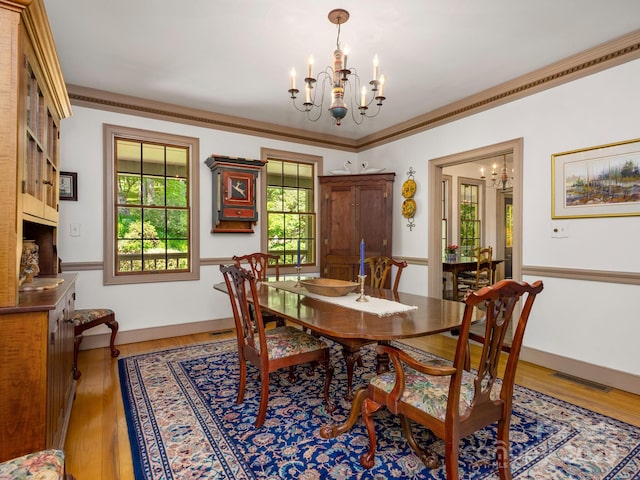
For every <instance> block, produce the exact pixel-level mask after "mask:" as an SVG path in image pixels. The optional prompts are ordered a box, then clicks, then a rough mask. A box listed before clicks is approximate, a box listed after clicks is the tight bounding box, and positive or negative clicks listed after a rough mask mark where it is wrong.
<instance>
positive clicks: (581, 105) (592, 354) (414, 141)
mask: <svg viewBox="0 0 640 480" xmlns="http://www.w3.org/2000/svg"><path fill="white" fill-rule="evenodd" d="M639 83H640V60H636V61H634V62H630V63H627V64H624V65H621V66H618V67H615V68H613V69H610V70H607V71H604V72H600V73H597V74H595V75H592V76H589V77H587V78H583V79H580V80H577V81H575V82H572V83H570V84H566V85H562V86H560V87H557V88H554V89H552V90H548V91H544V92H541V93H538V94H536V95H532V96H529V97H526V98H524V99H521V100H518V101H515V102H512V103H510V104H507V105H503V106H500V107H497V108H494V109H492V110H489V111H486V112H482V113H479V114H476V115H474V116H471V117H467V118H464V119H462V120H459V121H457V122H455V123H451V124H447V125H444V126H441V127H438V128H434V129H432V130H429V131H426V132H423V133H420V134H416V135H414V136H412V137H409V138H406V139H402V140H399V141H397V142H394V143H391V144H387V145H383V146H380V147H378V148H375V149H372V150H368V151H366V152H363V153H361V154H360V155H359V156H358V157H356V156H355V155H352V154H348V153H344V152H336V151H331V150H327V149H321V148H315V147H308V146H301V145H300V146H299V145H294V144H289V143H286V142H278V141H273V140H267V139H262V138H252V137H249V136H246V135H239V134H232V133H226V132H218V131H215V130H207V129H203V128H196V127H190V126H185V125H180V124H172V123H170V122H164V121H156V120H150V119H143V118H137V117H133V116H129V115H122V114H115V113H108V112H102V111H96V110H92V109H88V108H81V107H74V115H73V116H72V117H71V118H70V119H67V120H65V121H64V122H63V124H62V143H61V145H62V169H63V170H69V171H77V172H78V182H79V185H78V190H79V201H78V202H77V203H76V202H62V205H61V225H60V233H59V247H58V252H59V254H60V256H61V257H62V258H63V260H64V261H65V262H91V261H101V260H102V161H103V159H102V123H113V124H118V125H125V126H130V127H136V128H146V129H152V130H159V131H164V132H170V133H176V134H182V135H189V136H196V137H199V138H200V139H201V144H200V152H201V156H202V159H201V160H202V161H204V159H205V158H206V157H207V156H209V154H211V153H220V154H227V155H233V156H243V157H250V158H257V157H258V156H259V151H260V147H270V148H276V149H281V150H290V151H298V152H303V153H309V154H315V155H323V156H324V158H325V165H324V168H325V171H329V170H332V169H340V168H342V165H343V163H344V162H345V161H346V160H347V159H351V160H352V161H354V162H356V161H360V162H361V161H364V160H366V161H368V162H369V167H385V168H386V169H387V170H390V171H395V172H396V174H397V177H396V188H395V189H394V204H395V205H397V207H396V210H395V212H397V214H396V215H395V216H394V226H393V253H394V255H396V256H404V257H416V258H422V259H426V258H427V249H428V246H427V238H428V233H429V228H428V214H427V213H428V212H427V199H428V194H427V193H428V192H427V186H428V180H429V179H428V176H427V165H428V161H429V160H430V159H432V158H437V157H441V156H445V155H450V154H453V153H458V152H462V151H466V150H471V149H474V148H478V147H483V146H486V145H490V144H494V143H499V142H503V141H505V140H511V139H514V138H519V137H523V138H524V160H523V161H524V164H523V178H524V185H522V189H523V215H524V223H523V236H524V238H523V264H524V265H525V266H527V265H528V266H557V267H567V268H581V269H595V270H598V269H600V270H613V271H624V272H638V271H640V255H637V254H636V253H635V250H634V247H633V246H634V245H637V244H638V239H639V238H640V217H622V218H599V219H575V220H567V221H566V222H567V224H568V232H569V236H568V238H565V239H552V238H551V155H552V154H553V153H558V152H564V151H567V150H572V149H579V148H585V147H589V146H595V145H600V144H606V143H612V142H616V141H622V140H628V139H632V138H639V137H640V130H639V129H638V125H640V95H639V94H638V90H637V86H638V84H639ZM409 167H413V168H414V170H416V175H415V179H416V182H417V184H418V189H417V192H416V195H415V199H416V202H417V204H418V211H417V214H416V216H415V223H416V226H415V228H413V230H412V231H410V230H409V229H408V228H407V227H406V220H405V219H404V218H403V217H402V216H401V214H400V206H401V204H402V196H401V195H400V188H399V187H400V185H401V184H402V182H403V181H404V180H405V179H406V172H407V171H408V170H409ZM200 175H201V178H200V183H201V199H202V202H201V256H202V257H203V258H208V257H226V256H231V255H233V254H235V253H238V252H245V251H246V252H248V251H254V250H257V249H259V246H260V241H259V234H258V233H256V234H254V235H232V234H224V235H222V234H217V235H211V234H210V233H209V227H210V225H209V224H210V219H211V210H210V209H211V207H210V198H211V187H210V172H209V171H208V169H207V168H206V166H204V164H201V171H200ZM69 223H80V224H81V236H80V237H78V238H73V237H70V236H69V235H68V232H69ZM259 228H260V225H258V228H257V231H259ZM220 280H221V277H220V274H219V271H218V267H204V268H203V269H202V278H201V280H200V281H199V282H180V283H170V284H154V285H140V286H108V287H103V286H102V277H101V272H81V273H80V279H79V282H78V292H79V293H78V306H79V307H80V308H81V307H85V306H99V305H107V306H109V307H112V308H114V309H116V310H117V311H118V318H119V321H120V324H121V328H122V329H124V330H133V329H138V328H144V327H149V326H160V325H170V324H176V323H185V322H193V321H199V320H205V319H215V318H226V317H229V316H230V310H229V307H228V306H227V301H226V299H225V298H224V297H223V296H222V295H221V294H218V293H216V292H213V291H212V290H211V285H212V284H213V283H215V282H218V281H220ZM525 280H529V281H531V280H534V279H532V278H525ZM543 280H544V281H545V284H546V288H545V291H544V292H543V293H542V294H541V296H540V297H539V299H538V301H537V304H536V306H535V307H534V312H533V316H532V318H531V322H530V326H529V329H528V332H527V335H526V338H525V344H526V345H527V346H528V347H531V348H535V349H539V350H542V351H545V352H548V353H552V354H557V355H562V356H565V357H569V358H572V359H575V360H580V361H584V362H588V363H592V364H596V365H601V366H603V367H607V368H611V369H616V370H620V371H622V372H627V373H633V374H640V362H638V361H637V353H635V352H636V348H637V345H636V344H637V338H640V322H639V321H638V314H637V307H636V302H637V298H638V295H639V294H640V288H639V287H637V286H630V285H617V284H606V283H595V282H581V281H572V280H558V279H550V278H549V279H543ZM401 283H402V285H401V289H403V290H405V291H409V292H415V293H422V294H425V293H426V292H427V267H423V266H418V265H411V266H410V267H409V269H407V270H406V273H404V274H403V278H402V282H401Z"/></svg>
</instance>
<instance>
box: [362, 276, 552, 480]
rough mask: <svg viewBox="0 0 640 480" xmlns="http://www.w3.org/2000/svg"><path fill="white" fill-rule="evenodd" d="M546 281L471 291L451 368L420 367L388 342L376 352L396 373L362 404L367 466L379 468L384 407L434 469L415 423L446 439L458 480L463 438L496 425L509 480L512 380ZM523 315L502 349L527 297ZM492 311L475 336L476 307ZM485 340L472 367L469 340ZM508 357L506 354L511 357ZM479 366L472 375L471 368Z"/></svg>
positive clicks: (451, 475) (373, 386)
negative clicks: (378, 415) (379, 419)
mask: <svg viewBox="0 0 640 480" xmlns="http://www.w3.org/2000/svg"><path fill="white" fill-rule="evenodd" d="M542 289H543V284H542V282H541V281H540V280H538V281H536V282H534V283H533V284H528V283H524V282H516V281H514V280H501V281H500V282H498V283H496V284H495V285H492V286H488V287H483V288H481V289H480V290H478V291H475V292H469V293H468V294H467V296H466V297H465V299H464V302H465V304H466V305H465V310H464V314H463V320H462V325H461V327H460V334H459V337H458V342H457V346H456V351H455V357H454V360H453V364H452V365H450V366H448V365H438V364H435V363H431V364H429V363H422V362H419V361H417V360H415V359H414V358H412V357H411V356H410V355H409V354H407V353H406V352H404V351H402V350H400V349H398V348H396V347H394V346H388V345H380V346H378V347H377V352H378V353H388V354H389V356H390V357H391V361H392V362H393V366H394V370H393V371H392V372H388V373H384V374H381V375H378V376H376V377H374V378H372V379H371V380H370V382H369V385H368V387H366V389H367V391H366V392H367V393H366V398H365V399H364V402H363V405H362V418H363V420H364V423H365V426H366V428H367V432H368V434H369V450H368V451H367V452H366V453H364V454H363V455H362V456H361V457H360V463H361V465H362V466H363V467H364V468H371V467H373V465H374V463H375V453H376V448H377V447H376V432H375V428H374V424H373V415H374V413H375V412H377V411H378V410H379V409H380V408H382V407H383V406H385V407H386V408H387V409H388V410H389V411H390V412H391V413H392V414H394V415H397V416H398V417H399V418H400V423H401V425H402V431H403V433H404V435H405V437H406V439H407V442H408V443H409V445H410V446H411V448H413V450H414V451H415V452H416V454H417V455H418V456H419V457H420V459H421V460H422V461H423V463H424V464H425V465H426V466H427V467H428V468H436V467H437V466H438V457H437V455H436V454H435V452H433V451H432V450H430V449H428V448H422V447H420V446H419V445H418V444H417V441H416V439H415V437H414V436H413V432H412V427H411V424H410V422H411V421H414V422H417V423H419V424H421V425H424V426H425V427H427V428H428V429H429V430H430V431H431V432H432V433H433V434H434V435H435V436H437V437H439V438H441V439H443V440H444V451H445V463H446V477H447V479H448V480H457V479H458V478H459V473H458V450H459V444H460V439H462V438H464V437H466V436H468V435H471V434H472V433H474V432H476V431H478V430H480V429H482V428H484V427H485V426H487V425H491V424H493V423H494V422H498V428H497V443H496V457H497V465H498V471H499V473H500V478H501V479H502V480H506V479H510V478H511V467H510V457H509V425H510V422H511V405H512V397H513V383H514V379H515V373H516V368H517V366H518V357H519V356H520V348H521V346H522V338H523V336H524V332H525V328H526V326H527V321H528V319H529V314H530V313H531V308H532V306H533V302H534V300H535V298H536V296H537V295H538V294H539V293H540V292H541V291H542ZM525 295H526V300H525V301H524V304H523V305H522V310H521V312H520V316H519V318H518V319H517V323H515V324H514V327H515V335H514V338H513V341H512V343H511V345H509V346H507V345H505V344H504V340H505V334H506V332H507V330H508V328H509V324H510V323H511V322H512V318H513V316H514V310H515V308H516V305H517V304H518V302H519V300H520V299H521V298H523V299H524V298H525ZM481 306H482V307H483V312H485V313H486V315H485V317H486V326H485V329H484V335H478V334H474V333H473V332H471V331H470V327H471V323H472V321H473V319H474V317H475V316H476V312H475V311H474V310H475V309H476V308H480V307H481ZM470 340H473V341H476V342H479V343H480V346H481V352H480V356H479V357H477V358H476V360H477V361H476V362H475V363H474V362H471V356H470V351H469V341H470ZM502 352H505V353H506V359H505V358H504V356H503V355H501V353H502ZM501 359H502V360H504V361H505V362H506V363H504V375H503V378H502V381H500V380H499V379H498V368H499V367H498V365H499V363H500V360H501ZM471 366H473V367H475V370H472V369H471V368H470V367H471Z"/></svg>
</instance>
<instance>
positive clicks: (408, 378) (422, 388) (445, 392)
mask: <svg viewBox="0 0 640 480" xmlns="http://www.w3.org/2000/svg"><path fill="white" fill-rule="evenodd" d="M475 378H476V377H475V375H474V374H472V373H470V372H466V371H465V372H463V373H462V382H461V384H460V403H459V404H458V405H459V409H460V415H464V414H465V413H466V411H467V409H468V408H469V406H470V405H471V402H473V398H474V395H475V386H474V384H473V382H474V380H475ZM450 380H451V377H450V376H443V377H437V376H434V375H427V374H424V373H421V372H418V371H416V370H414V369H412V368H410V367H407V368H405V376H404V381H405V389H404V390H403V392H402V397H401V400H402V402H404V403H406V404H409V405H412V406H414V407H416V408H417V409H419V410H422V411H423V412H425V413H427V414H429V415H431V416H432V417H436V418H439V419H440V420H442V421H444V420H445V415H446V413H447V401H448V399H449V385H450V383H451V382H450ZM395 383H396V375H395V373H393V372H387V373H383V374H382V375H378V376H377V377H375V378H373V379H372V380H371V385H373V386H374V387H376V388H379V389H380V390H383V391H385V392H387V393H391V390H392V389H393V386H394V385H395ZM499 397H500V385H499V384H494V385H493V388H492V389H491V393H490V398H491V400H496V399H498V398H499Z"/></svg>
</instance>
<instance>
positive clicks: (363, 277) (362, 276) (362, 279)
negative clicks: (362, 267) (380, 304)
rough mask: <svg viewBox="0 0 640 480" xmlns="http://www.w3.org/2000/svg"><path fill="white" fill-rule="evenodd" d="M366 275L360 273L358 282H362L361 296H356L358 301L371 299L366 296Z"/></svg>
mask: <svg viewBox="0 0 640 480" xmlns="http://www.w3.org/2000/svg"><path fill="white" fill-rule="evenodd" d="M365 278H367V276H366V275H358V282H360V296H359V297H358V298H356V302H368V301H369V299H368V298H367V297H365V296H364V279H365Z"/></svg>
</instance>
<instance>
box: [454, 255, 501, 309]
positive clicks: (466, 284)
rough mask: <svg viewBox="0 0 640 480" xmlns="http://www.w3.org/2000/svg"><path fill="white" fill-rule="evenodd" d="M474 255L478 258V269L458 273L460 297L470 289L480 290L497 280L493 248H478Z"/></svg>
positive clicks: (458, 293)
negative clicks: (494, 272)
mask: <svg viewBox="0 0 640 480" xmlns="http://www.w3.org/2000/svg"><path fill="white" fill-rule="evenodd" d="M474 256H475V258H476V269H475V270H472V271H470V272H463V273H462V274H460V275H458V292H457V295H458V296H457V298H458V299H459V298H460V296H464V294H465V293H467V292H468V291H469V290H478V289H479V288H481V287H486V286H487V285H492V284H493V283H494V281H495V279H494V278H493V268H492V260H493V248H492V247H482V248H478V249H477V250H476V252H475V254H474Z"/></svg>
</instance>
